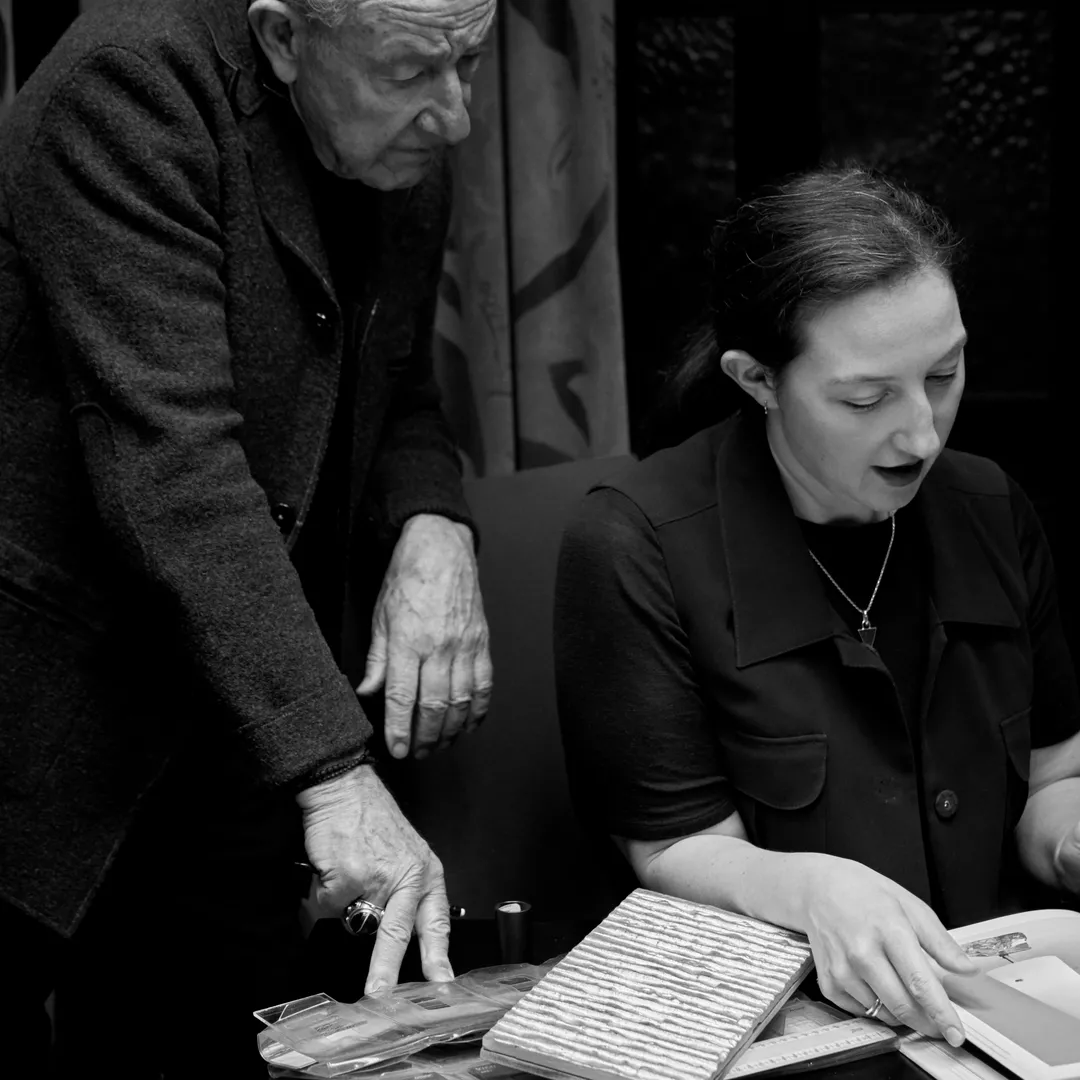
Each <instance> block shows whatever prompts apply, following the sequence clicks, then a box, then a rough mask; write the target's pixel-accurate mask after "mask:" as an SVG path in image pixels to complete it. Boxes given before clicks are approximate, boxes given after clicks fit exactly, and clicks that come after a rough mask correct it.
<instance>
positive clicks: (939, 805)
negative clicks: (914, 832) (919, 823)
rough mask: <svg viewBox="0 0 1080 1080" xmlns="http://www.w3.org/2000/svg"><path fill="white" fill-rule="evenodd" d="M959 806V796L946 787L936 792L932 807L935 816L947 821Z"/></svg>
mask: <svg viewBox="0 0 1080 1080" xmlns="http://www.w3.org/2000/svg"><path fill="white" fill-rule="evenodd" d="M959 808H960V797H959V796H958V795H957V794H956V792H955V791H952V790H950V789H949V788H946V789H945V790H944V791H939V792H938V793H937V798H936V799H934V809H935V810H936V811H937V816H938V817H939V818H941V820H942V821H948V820H949V818H951V817H953V816H954V815H955V814H956V811H957V810H958V809H959Z"/></svg>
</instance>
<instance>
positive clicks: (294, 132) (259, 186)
mask: <svg viewBox="0 0 1080 1080" xmlns="http://www.w3.org/2000/svg"><path fill="white" fill-rule="evenodd" d="M249 3H250V0H199V8H200V12H201V15H202V19H203V22H204V23H205V25H206V27H207V29H208V31H209V33H210V36H211V39H212V41H213V45H214V50H215V52H216V53H217V56H218V61H219V65H220V67H221V72H222V79H223V84H224V86H225V91H226V94H227V96H228V99H229V103H230V106H231V108H232V110H233V115H234V116H235V118H236V121H237V124H238V126H239V129H240V132H241V135H242V137H243V139H244V144H245V146H246V149H247V155H248V162H249V164H250V167H251V174H252V179H253V183H254V186H255V193H256V197H257V198H258V200H259V207H260V210H261V211H262V215H263V217H264V218H265V219H266V221H267V224H268V225H269V226H270V228H271V229H272V231H273V232H274V233H275V234H276V235H277V237H278V239H279V240H280V241H281V243H282V244H284V246H285V247H286V248H288V249H289V250H290V251H292V252H293V253H294V254H295V255H296V256H297V257H298V258H299V259H300V260H301V261H302V262H303V263H304V264H305V265H306V266H307V267H308V269H309V270H310V271H311V272H312V273H313V274H315V275H316V277H317V278H318V279H319V282H320V284H321V285H322V288H323V289H324V291H325V292H326V293H327V294H328V296H329V297H330V298H331V299H332V300H334V301H335V302H337V296H336V294H335V291H334V288H333V285H332V283H331V273H330V260H329V256H328V255H327V252H326V247H325V244H324V243H323V240H322V236H321V233H320V231H319V222H318V218H317V216H316V213H315V206H314V203H313V201H312V196H311V190H312V176H313V175H314V176H315V178H316V180H317V179H319V178H321V173H319V172H318V171H317V170H321V168H322V166H321V165H320V164H319V163H318V161H317V159H316V158H315V155H314V152H313V151H312V149H311V144H310V142H309V140H308V136H307V132H306V131H305V130H304V127H303V124H302V123H301V122H300V119H299V117H298V116H297V115H296V111H295V110H294V108H293V106H292V102H291V100H290V98H289V94H288V92H287V90H286V88H285V87H284V86H283V85H282V84H281V83H280V82H279V81H278V80H277V78H276V77H275V75H274V73H273V69H272V68H271V67H270V64H269V61H267V59H266V57H265V56H264V55H263V52H262V50H261V49H260V48H259V45H258V43H257V42H256V41H255V38H254V35H253V34H252V31H251V27H250V26H249V24H248V20H247V10H248V7H249ZM356 183H359V181H356ZM414 191H415V188H406V189H403V190H401V191H390V192H376V191H374V189H368V193H369V194H370V195H371V196H372V197H373V198H374V199H375V200H376V205H377V207H378V220H379V236H378V238H377V240H376V242H377V243H378V245H379V248H380V250H383V251H386V250H392V249H393V246H394V244H395V243H396V241H397V239H398V236H399V233H400V230H401V228H402V223H403V222H404V220H405V218H406V213H405V212H406V210H407V208H408V206H409V203H410V201H411V199H412V195H413V192H414ZM342 225H343V227H348V226H347V225H346V223H344V222H343V223H342ZM371 239H372V238H366V237H362V236H357V237H356V238H355V242H356V243H357V244H360V243H364V242H365V241H370V240H371Z"/></svg>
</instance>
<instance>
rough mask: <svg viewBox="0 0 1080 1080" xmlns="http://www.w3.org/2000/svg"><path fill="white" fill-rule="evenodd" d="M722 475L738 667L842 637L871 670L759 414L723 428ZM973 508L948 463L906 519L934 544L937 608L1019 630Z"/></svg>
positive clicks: (944, 618) (962, 619)
mask: <svg viewBox="0 0 1080 1080" xmlns="http://www.w3.org/2000/svg"><path fill="white" fill-rule="evenodd" d="M725 429H726V430H725ZM715 475H716V484H717V502H718V511H719V515H720V522H721V534H722V537H723V543H724V550H725V556H726V561H727V566H728V572H729V575H730V583H731V599H732V609H733V613H734V624H735V650H736V663H737V665H738V666H739V667H746V666H748V665H750V664H755V663H758V662H760V661H762V660H768V659H770V658H772V657H775V656H778V655H780V654H782V653H785V652H790V651H792V650H794V649H798V648H802V647H804V646H807V645H812V644H814V643H816V642H819V641H824V640H826V639H828V638H838V639H839V640H838V645H839V646H840V649H841V654H842V657H844V658H845V662H848V661H850V662H852V663H855V664H857V665H859V666H865V665H866V663H867V660H868V659H872V654H871V653H869V652H868V650H865V649H863V648H862V647H861V646H859V645H857V643H856V642H855V640H854V638H852V636H851V633H850V631H848V629H847V627H846V626H845V624H844V622H843V620H842V619H841V618H840V616H839V614H838V613H837V612H836V610H835V609H834V607H833V605H832V604H831V603H830V602H829V599H828V596H827V594H826V592H825V589H824V587H823V586H822V583H821V579H820V578H819V577H818V574H817V571H816V570H815V568H814V564H813V561H812V560H811V558H810V556H809V553H808V552H807V550H806V545H805V543H804V541H803V536H802V530H801V529H800V528H799V524H798V521H797V519H796V518H795V515H794V514H793V513H792V511H791V503H790V501H789V500H788V496H787V492H786V491H785V489H784V486H783V482H782V481H781V479H780V473H779V471H778V470H777V468H776V464H775V462H774V461H773V458H772V453H771V451H770V449H769V445H768V441H767V440H766V438H765V428H764V424H763V423H761V422H760V421H759V420H758V418H757V417H756V416H753V417H747V416H745V415H743V414H740V415H738V416H736V417H735V418H733V419H732V420H731V421H729V422H728V423H727V424H725V425H723V427H722V428H721V438H720V440H719V445H718V446H717V449H716V459H715ZM969 503H970V497H969V495H968V493H966V492H965V491H963V490H960V489H959V488H958V487H957V486H956V485H955V484H954V483H953V478H952V472H951V469H950V467H949V463H948V460H947V458H943V459H941V460H939V461H938V462H937V463H935V465H934V468H933V469H931V471H930V474H929V475H928V476H927V478H926V480H925V481H924V482H923V486H922V488H921V489H920V491H919V494H918V496H916V498H915V500H914V501H913V502H912V504H911V506H910V507H909V509H908V511H907V513H906V516H907V517H908V518H909V519H910V520H911V521H912V523H913V524H916V525H917V527H919V528H920V529H922V530H924V533H925V536H926V539H927V550H928V551H929V553H930V593H931V603H932V606H933V608H934V609H935V610H936V613H937V618H938V619H939V620H940V621H941V622H958V623H979V624H982V625H988V626H1007V627H1014V628H1015V627H1018V626H1019V625H1020V622H1019V617H1018V615H1017V613H1016V611H1015V609H1014V608H1013V606H1012V604H1011V603H1010V602H1009V599H1008V597H1007V595H1006V594H1005V592H1004V589H1003V588H1002V585H1001V582H1000V580H999V578H998V575H997V573H996V572H995V570H994V567H993V564H992V562H991V560H990V557H989V554H988V550H987V545H986V544H985V542H984V541H983V540H982V539H981V536H982V527H981V526H980V524H979V522H978V520H977V519H976V518H975V517H974V515H973V513H972V510H971V507H970V505H969ZM873 666H876V664H875V665H873Z"/></svg>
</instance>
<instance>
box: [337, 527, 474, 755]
mask: <svg viewBox="0 0 1080 1080" xmlns="http://www.w3.org/2000/svg"><path fill="white" fill-rule="evenodd" d="M384 685H385V687H386V745H387V747H388V749H389V750H390V753H391V754H393V755H394V757H397V758H403V757H406V756H407V755H408V753H409V750H410V747H411V749H412V751H413V753H414V754H415V755H416V756H417V757H424V756H425V755H426V754H427V753H429V752H430V750H432V749H433V748H434V749H440V750H441V749H443V748H444V747H446V746H449V745H450V744H451V743H452V742H453V741H454V739H456V738H457V736H458V735H460V734H461V733H462V732H463V731H471V730H473V729H474V728H476V727H477V726H479V724H480V721H481V720H482V719H483V717H484V714H485V713H486V712H487V709H488V704H489V703H490V701H491V685H492V670H491V654H490V652H489V651H488V628H487V620H486V619H485V618H484V605H483V601H482V600H481V598H480V580H479V574H478V573H477V568H476V555H475V553H474V552H473V542H472V533H471V532H470V530H469V528H468V527H467V526H465V525H460V524H458V523H457V522H453V521H450V520H448V519H447V518H444V517H439V516H438V515H436V514H417V515H416V516H415V517H412V518H409V520H408V521H407V522H406V523H405V528H404V529H403V530H402V533H401V538H400V539H399V540H398V543H397V546H396V547H395V548H394V554H393V557H392V558H391V560H390V567H389V569H388V570H387V571H386V577H385V579H384V580H383V585H382V590H381V592H380V593H379V599H378V601H377V602H376V604H375V614H374V617H373V619H372V626H371V648H370V649H369V650H368V657H367V668H366V670H365V673H364V680H363V682H361V684H360V685H359V686H358V687H357V688H356V692H357V693H358V694H372V693H374V692H375V691H376V690H378V689H379V688H380V687H382V686H384ZM414 718H415V725H414Z"/></svg>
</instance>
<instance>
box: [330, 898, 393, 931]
mask: <svg viewBox="0 0 1080 1080" xmlns="http://www.w3.org/2000/svg"><path fill="white" fill-rule="evenodd" d="M385 914H386V908H381V907H379V905H378V904H373V903H372V902H371V901H370V900H362V899H360V898H359V897H358V898H357V899H356V900H354V901H353V902H352V903H351V904H350V905H349V906H348V907H347V908H346V909H345V910H344V911H343V912H342V913H341V921H342V922H343V923H344V924H345V929H346V930H348V931H349V933H350V934H374V933H375V931H376V930H378V929H379V923H380V922H381V921H382V917H383V915H385Z"/></svg>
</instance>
